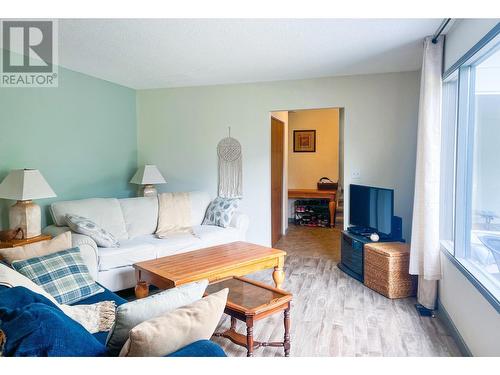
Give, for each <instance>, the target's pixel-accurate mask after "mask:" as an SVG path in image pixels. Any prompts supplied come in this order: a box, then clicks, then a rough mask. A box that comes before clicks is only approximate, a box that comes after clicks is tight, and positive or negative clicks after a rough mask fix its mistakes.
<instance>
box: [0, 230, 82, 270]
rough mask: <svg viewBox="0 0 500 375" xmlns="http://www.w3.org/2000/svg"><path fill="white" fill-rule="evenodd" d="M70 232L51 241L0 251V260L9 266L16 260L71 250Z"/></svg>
mask: <svg viewBox="0 0 500 375" xmlns="http://www.w3.org/2000/svg"><path fill="white" fill-rule="evenodd" d="M72 247H73V246H72V243H71V232H64V233H62V234H60V235H58V236H56V237H54V238H53V239H51V240H47V241H40V242H35V243H30V244H28V245H24V246H18V247H12V248H8V249H0V259H2V260H3V261H5V262H7V263H9V264H11V263H12V262H14V261H16V260H25V259H30V258H35V257H40V256H44V255H49V254H52V253H57V252H58V251H61V250H67V249H71V248H72Z"/></svg>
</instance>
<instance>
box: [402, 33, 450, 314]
mask: <svg viewBox="0 0 500 375" xmlns="http://www.w3.org/2000/svg"><path fill="white" fill-rule="evenodd" d="M442 62H443V38H442V37H440V38H439V39H438V41H437V43H435V44H434V43H432V37H428V38H426V39H425V41H424V57H423V63H422V76H421V79H420V80H421V81H420V103H419V110H418V134H417V164H416V170H415V198H414V201H413V225H412V231H411V253H410V273H411V274H413V275H419V277H418V279H419V280H418V281H419V286H418V295H417V299H418V302H419V303H420V304H422V305H424V306H425V307H426V308H428V309H434V308H435V304H436V297H437V280H439V279H440V278H441V262H440V248H439V191H440V188H439V179H440V153H441V89H442V87H441V69H442Z"/></svg>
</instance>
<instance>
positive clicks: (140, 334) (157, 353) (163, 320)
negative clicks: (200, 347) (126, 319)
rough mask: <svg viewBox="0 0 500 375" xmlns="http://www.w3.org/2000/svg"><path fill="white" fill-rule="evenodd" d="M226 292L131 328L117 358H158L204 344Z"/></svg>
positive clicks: (213, 328) (222, 307) (224, 290)
mask: <svg viewBox="0 0 500 375" xmlns="http://www.w3.org/2000/svg"><path fill="white" fill-rule="evenodd" d="M228 292H229V290H228V289H223V290H221V291H219V292H217V293H214V294H210V295H209V296H207V297H205V298H202V299H200V300H198V301H196V302H194V303H192V304H190V305H187V306H184V307H180V308H178V309H176V310H174V311H171V312H169V313H166V314H165V315H162V316H160V317H158V318H154V319H150V320H147V321H145V322H143V323H141V324H139V325H137V326H135V327H134V328H132V329H131V330H130V332H129V335H128V340H127V342H126V343H125V345H124V346H123V348H122V350H121V351H120V356H121V357H162V356H165V355H168V354H171V353H173V352H175V351H177V350H179V349H180V348H183V347H185V346H187V345H189V344H192V343H193V342H195V341H198V340H208V339H209V338H210V337H212V335H213V333H214V331H215V328H217V324H218V323H219V320H220V318H221V316H222V313H223V312H224V307H225V306H226V300H227V294H228Z"/></svg>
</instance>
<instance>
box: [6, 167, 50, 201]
mask: <svg viewBox="0 0 500 375" xmlns="http://www.w3.org/2000/svg"><path fill="white" fill-rule="evenodd" d="M55 196H56V193H54V190H52V188H51V187H50V186H49V184H48V183H47V181H45V178H43V176H42V174H41V173H40V171H39V170H38V169H16V170H12V171H10V173H9V174H8V175H7V177H5V179H4V180H3V181H2V183H1V184H0V198H5V199H14V200H18V201H27V200H32V199H42V198H53V197H55Z"/></svg>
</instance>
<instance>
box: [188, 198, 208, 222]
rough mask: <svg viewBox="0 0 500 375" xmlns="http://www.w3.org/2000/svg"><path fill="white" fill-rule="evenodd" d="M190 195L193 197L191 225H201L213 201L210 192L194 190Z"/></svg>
mask: <svg viewBox="0 0 500 375" xmlns="http://www.w3.org/2000/svg"><path fill="white" fill-rule="evenodd" d="M189 197H190V198H191V225H193V226H195V225H201V223H202V221H203V219H204V217H205V212H206V211H207V208H208V205H209V204H210V201H211V199H210V194H208V193H205V192H204V191H192V192H190V193H189Z"/></svg>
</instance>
